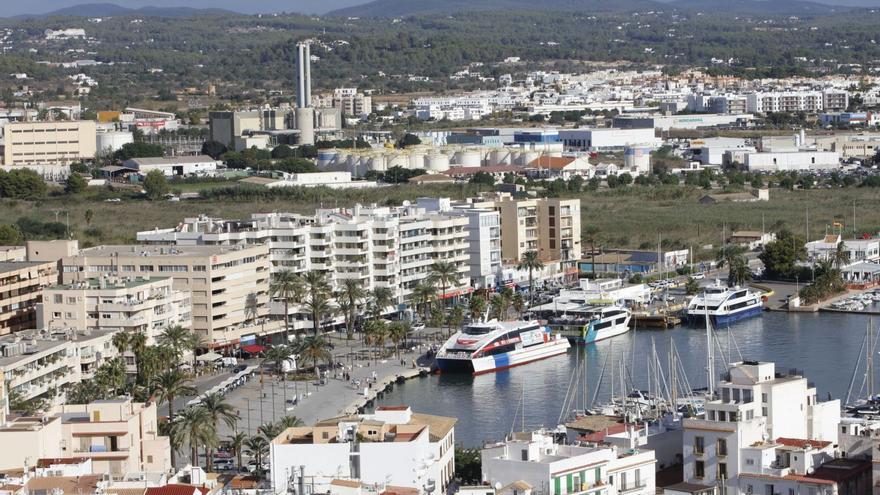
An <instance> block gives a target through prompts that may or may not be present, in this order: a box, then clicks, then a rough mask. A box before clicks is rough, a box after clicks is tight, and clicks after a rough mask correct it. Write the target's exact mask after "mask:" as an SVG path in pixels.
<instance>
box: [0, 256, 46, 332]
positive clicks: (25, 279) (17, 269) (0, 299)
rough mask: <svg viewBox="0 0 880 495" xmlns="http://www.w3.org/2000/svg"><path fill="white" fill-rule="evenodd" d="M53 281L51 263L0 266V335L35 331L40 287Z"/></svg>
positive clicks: (41, 292)
mask: <svg viewBox="0 0 880 495" xmlns="http://www.w3.org/2000/svg"><path fill="white" fill-rule="evenodd" d="M57 282H58V270H57V268H56V265H55V263H52V262H28V261H12V262H5V263H0V335H7V334H10V333H15V332H20V331H22V330H27V329H31V328H36V327H37V305H38V304H39V303H40V301H42V299H43V288H45V287H47V286H49V285H52V284H55V283H57Z"/></svg>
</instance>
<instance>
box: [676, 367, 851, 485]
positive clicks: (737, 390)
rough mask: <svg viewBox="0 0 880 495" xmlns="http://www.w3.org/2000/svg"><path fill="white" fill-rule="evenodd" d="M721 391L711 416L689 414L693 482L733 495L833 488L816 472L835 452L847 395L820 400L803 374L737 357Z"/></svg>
mask: <svg viewBox="0 0 880 495" xmlns="http://www.w3.org/2000/svg"><path fill="white" fill-rule="evenodd" d="M716 393H717V397H718V398H717V399H715V400H712V401H708V402H707V403H706V405H705V409H706V414H705V417H704V418H702V419H685V420H684V446H683V449H682V454H683V456H684V480H685V481H686V482H689V483H697V484H703V485H713V486H714V485H724V486H725V487H726V493H727V494H729V495H740V494H755V493H761V494H767V495H775V494H777V493H779V494H786V493H787V494H788V495H806V494H815V493H827V492H825V491H824V490H822V489H821V488H822V487H826V486H827V483H826V480H814V479H811V478H810V477H809V475H810V473H812V472H813V470H814V469H815V468H817V467H819V466H820V465H822V464H823V463H825V462H826V461H829V460H831V459H832V458H833V457H834V450H833V443H834V442H836V441H837V439H838V433H837V429H838V424H839V422H840V401H838V400H833V401H827V402H819V401H818V400H817V398H816V389H815V388H814V387H813V386H812V384H810V383H808V382H807V379H806V378H804V377H803V376H800V375H798V374H794V373H792V374H784V373H779V372H777V371H776V367H775V365H774V364H773V363H765V362H755V361H744V362H739V363H733V364H732V365H731V368H730V372H729V376H727V377H726V379H725V380H723V381H722V382H721V383H720V384H719V385H718V386H717V388H716ZM811 490H812V491H811Z"/></svg>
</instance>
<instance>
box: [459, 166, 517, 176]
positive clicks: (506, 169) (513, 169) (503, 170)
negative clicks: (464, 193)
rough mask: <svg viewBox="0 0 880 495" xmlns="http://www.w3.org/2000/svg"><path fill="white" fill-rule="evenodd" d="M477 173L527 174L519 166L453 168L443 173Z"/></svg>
mask: <svg viewBox="0 0 880 495" xmlns="http://www.w3.org/2000/svg"><path fill="white" fill-rule="evenodd" d="M477 172H486V173H487V174H501V173H507V172H511V173H514V174H521V173H524V172H525V168H524V167H520V166H518V165H492V166H489V167H452V168H450V169H449V170H447V171H445V172H443V173H444V174H446V175H473V174H475V173H477Z"/></svg>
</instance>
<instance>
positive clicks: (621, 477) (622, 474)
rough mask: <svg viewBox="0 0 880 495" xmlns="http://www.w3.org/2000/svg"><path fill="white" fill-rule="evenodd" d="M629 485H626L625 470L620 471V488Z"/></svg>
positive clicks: (625, 487) (624, 488)
mask: <svg viewBox="0 0 880 495" xmlns="http://www.w3.org/2000/svg"><path fill="white" fill-rule="evenodd" d="M628 488H629V487H628V486H627V485H626V472H623V473H620V490H621V491H623V490H626V489H628Z"/></svg>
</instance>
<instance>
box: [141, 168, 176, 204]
mask: <svg viewBox="0 0 880 495" xmlns="http://www.w3.org/2000/svg"><path fill="white" fill-rule="evenodd" d="M170 190H171V188H170V187H169V186H168V179H166V178H165V174H164V173H162V171H161V170H150V171H149V172H148V173H147V176H146V178H144V191H145V192H146V194H147V198H149V199H150V200H153V201H155V200H157V199H160V198H162V197H163V196H165V195H166V194H168V191H170Z"/></svg>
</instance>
